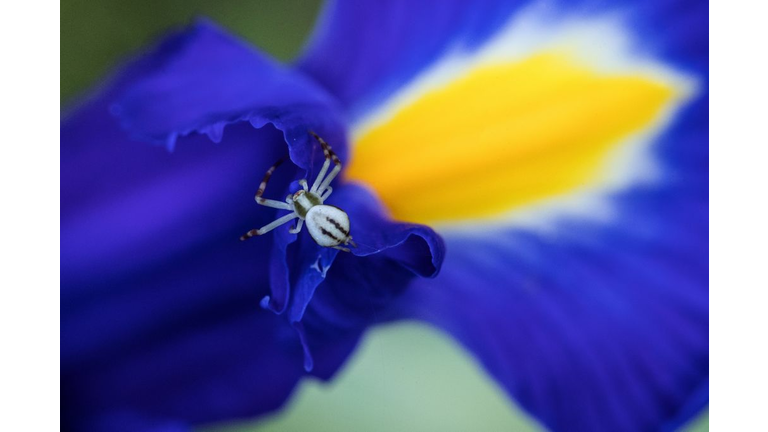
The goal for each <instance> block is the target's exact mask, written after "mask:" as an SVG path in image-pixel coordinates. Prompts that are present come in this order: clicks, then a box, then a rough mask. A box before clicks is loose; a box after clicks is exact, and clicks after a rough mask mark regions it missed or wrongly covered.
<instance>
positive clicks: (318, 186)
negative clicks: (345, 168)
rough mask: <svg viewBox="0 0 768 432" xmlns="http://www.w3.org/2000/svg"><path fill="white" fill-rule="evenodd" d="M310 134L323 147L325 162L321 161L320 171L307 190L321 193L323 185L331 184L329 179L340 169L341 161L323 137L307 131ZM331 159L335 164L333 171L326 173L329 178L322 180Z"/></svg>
mask: <svg viewBox="0 0 768 432" xmlns="http://www.w3.org/2000/svg"><path fill="white" fill-rule="evenodd" d="M309 133H310V135H312V136H313V137H315V139H316V140H317V142H319V143H320V146H321V147H322V148H323V156H325V162H323V167H322V168H321V169H320V173H319V174H318V175H317V178H315V181H314V182H313V183H312V188H311V189H310V190H309V191H310V192H314V193H317V194H322V193H323V190H324V189H325V188H324V187H323V185H325V187H327V186H328V185H329V184H331V180H333V178H334V177H336V175H337V174H338V173H339V171H341V161H340V160H339V158H338V156H336V153H334V152H333V150H332V149H331V146H330V145H328V143H327V142H325V140H324V139H322V138H320V137H319V136H318V135H317V134H316V133H314V132H312V131H309ZM331 161H333V163H334V164H335V166H334V167H333V171H331V173H330V174H329V175H328V177H329V178H330V180H327V181H323V177H325V173H327V172H328V168H329V167H330V165H331Z"/></svg>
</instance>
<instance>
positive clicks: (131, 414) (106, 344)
mask: <svg viewBox="0 0 768 432" xmlns="http://www.w3.org/2000/svg"><path fill="white" fill-rule="evenodd" d="M214 42H215V43H220V44H222V45H224V46H223V47H222V52H223V53H227V52H229V53H230V54H231V57H230V60H231V61H232V62H233V63H237V62H239V61H243V62H244V63H243V64H245V65H246V66H258V65H261V66H263V67H264V68H267V67H269V66H270V63H265V62H261V60H258V61H253V60H252V59H251V60H249V59H248V58H247V55H252V54H253V53H252V52H251V51H248V50H244V49H243V50H241V51H239V52H240V53H241V54H243V55H245V56H246V57H243V58H237V56H236V55H234V53H235V52H236V51H237V50H230V51H227V44H228V43H231V42H229V41H228V39H227V38H226V37H224V35H223V34H221V33H220V32H218V31H214V30H212V28H211V27H210V26H209V25H207V24H199V25H197V26H196V27H195V28H194V29H192V30H191V31H190V32H186V33H180V34H178V35H175V36H173V37H171V38H170V39H169V40H168V41H166V42H165V43H164V44H162V45H161V46H160V48H158V49H156V50H154V51H153V52H152V53H151V54H150V55H148V56H144V57H141V58H139V59H137V60H135V61H133V62H132V63H130V64H128V65H127V66H125V67H124V68H123V69H122V70H121V71H120V72H119V73H118V74H117V75H116V77H115V78H114V79H113V80H112V82H111V83H110V84H109V85H107V86H106V87H105V88H103V89H102V91H101V92H100V93H99V94H98V95H96V96H95V97H93V98H91V99H90V100H88V101H86V102H85V103H83V104H82V105H81V106H80V107H78V109H77V110H75V111H74V112H72V113H70V114H69V115H68V116H67V117H66V118H65V120H64V121H63V123H62V127H61V197H62V208H61V264H62V270H61V364H62V366H61V372H62V395H63V398H62V399H63V401H64V402H63V405H62V408H63V417H62V418H63V425H64V426H65V428H71V429H76V430H80V429H90V430H104V429H110V428H111V427H112V426H110V425H115V424H135V425H136V428H141V429H147V430H152V429H153V428H156V429H160V430H161V429H162V428H164V427H165V426H168V427H172V428H176V427H182V426H184V425H193V424H201V423H208V422H213V421H217V420H222V419H230V418H236V417H245V416H254V415H257V414H260V413H264V412H267V411H270V410H273V409H275V408H277V407H279V406H281V405H282V403H283V402H284V400H285V399H286V397H287V396H288V395H289V394H290V392H291V390H292V389H293V387H294V385H295V383H296V382H297V381H298V379H299V378H300V377H301V376H302V375H303V373H304V372H303V370H302V362H303V354H302V348H301V343H300V341H299V339H298V337H297V335H296V333H295V331H294V330H293V329H292V328H291V326H290V325H288V324H287V323H286V322H285V321H284V320H282V319H280V317H276V316H274V315H273V314H271V313H269V312H267V311H264V310H262V309H261V308H260V307H259V300H260V299H261V298H262V297H263V296H264V295H266V294H267V293H268V292H269V285H268V278H267V276H266V275H267V274H268V272H269V259H270V256H271V254H270V251H271V248H272V243H273V241H272V237H271V236H265V237H263V238H259V239H257V240H252V241H251V242H248V243H243V242H240V241H239V236H240V235H241V234H243V233H244V232H245V231H247V230H248V229H251V228H254V227H258V226H261V225H264V224H266V223H268V222H269V221H271V220H272V219H273V218H274V216H275V211H271V210H269V209H266V208H264V207H259V206H257V205H256V204H255V203H254V202H253V194H254V192H255V190H256V188H257V187H258V184H259V182H260V180H261V177H262V176H263V173H264V172H265V171H266V169H267V167H269V166H270V165H271V164H272V163H273V162H274V161H275V160H277V159H278V158H279V157H282V156H284V155H285V154H286V146H285V145H286V141H285V140H286V139H289V140H291V141H290V145H289V147H290V149H291V152H292V156H293V159H294V160H295V161H297V162H299V163H304V164H305V165H306V166H308V165H309V161H310V157H311V156H312V153H311V151H310V152H307V151H306V149H308V147H307V146H306V145H308V143H309V142H310V140H309V139H308V137H305V136H306V130H307V129H308V128H310V127H311V128H314V129H315V130H318V131H323V133H324V134H326V136H335V137H337V138H336V141H335V142H336V143H338V146H337V147H336V148H337V149H338V150H339V151H341V152H343V151H344V146H343V140H342V138H341V137H343V130H342V129H341V127H340V126H339V125H338V124H335V123H329V122H328V118H330V117H333V113H332V112H333V108H332V107H330V106H325V107H320V106H318V105H316V102H317V100H316V99H313V93H312V91H311V89H308V88H307V87H306V86H303V84H301V83H299V84H297V87H295V88H294V87H290V86H288V85H287V84H286V85H285V86H284V87H281V88H282V89H284V90H285V91H287V92H289V93H286V94H283V95H280V94H278V93H275V92H274V91H272V90H270V91H271V93H270V94H271V95H272V97H273V99H272V100H266V99H264V100H262V102H264V103H265V104H269V106H267V105H265V108H264V110H262V113H264V112H267V113H268V114H269V115H265V116H264V117H261V118H257V117H254V116H251V117H248V120H249V121H250V123H248V122H238V123H237V124H233V125H232V126H230V127H228V128H227V129H226V132H225V133H224V134H223V137H222V141H221V142H220V143H219V144H217V145H215V144H213V143H211V142H210V140H209V138H208V137H206V136H205V135H201V134H199V133H190V134H189V135H188V136H184V135H185V133H187V132H189V131H181V130H178V131H175V132H169V133H171V134H176V135H178V137H179V140H180V142H179V144H180V145H179V146H178V148H177V149H176V150H175V151H174V152H172V153H169V152H168V151H167V150H166V149H164V148H162V147H157V146H151V145H147V144H145V143H141V142H135V141H133V140H131V139H130V137H129V133H126V132H125V131H124V130H123V129H121V127H120V125H119V124H118V121H117V119H115V117H114V116H113V115H112V114H111V113H110V109H109V107H110V105H111V104H112V101H113V100H115V98H116V97H117V96H118V95H123V94H130V95H131V98H130V100H131V104H130V109H128V110H127V111H123V112H122V114H123V115H127V114H128V113H131V114H136V115H137V117H135V118H133V117H132V119H133V120H132V121H134V120H135V122H134V123H133V126H137V125H143V123H141V121H139V120H140V119H150V117H151V116H149V117H148V115H147V114H146V113H143V112H142V111H141V107H142V104H143V103H150V102H151V101H150V98H149V96H148V95H150V94H152V92H151V91H147V92H145V91H139V90H137V89H144V90H147V89H153V88H156V87H153V85H149V84H147V83H148V82H149V83H157V82H158V81H157V79H158V74H160V75H162V71H163V70H165V71H169V70H175V71H179V69H178V65H179V64H178V63H176V62H177V61H178V60H179V58H178V56H181V58H182V59H186V60H185V61H187V63H186V65H187V66H189V67H192V65H193V64H194V62H191V61H190V59H189V56H193V55H194V53H195V52H196V50H197V48H195V46H196V44H198V43H202V44H203V46H206V47H208V49H212V50H214V45H213V44H214ZM237 46H239V45H237ZM214 51H215V50H214ZM256 58H257V59H259V57H258V56H257V57H256ZM201 60H202V59H201ZM219 60H222V59H221V58H220V59H219ZM200 64H202V63H200ZM218 65H219V67H222V65H223V63H221V62H219V63H218ZM187 73H188V74H190V76H194V75H195V73H194V71H192V70H191V69H188V70H187ZM244 73H245V74H247V75H248V76H250V77H252V78H254V79H255V80H256V82H258V78H259V76H260V74H261V73H264V74H265V75H266V76H268V77H271V79H277V77H276V75H278V74H279V72H277V71H275V70H271V69H263V68H262V69H261V70H258V69H256V70H251V69H249V70H247V71H244ZM208 78H209V79H211V80H212V81H211V83H209V84H210V85H211V86H218V88H219V90H221V91H222V92H224V93H225V94H227V93H226V91H225V90H224V87H225V85H226V84H222V83H221V82H220V81H219V80H220V79H222V78H232V80H233V82H235V83H237V82H243V81H244V79H243V80H240V81H237V80H236V79H234V78H233V77H232V76H231V75H224V76H222V77H218V78H217V77H215V76H212V75H209V76H208ZM286 79H287V80H290V78H286ZM126 89H128V90H126ZM176 90H178V91H184V89H182V88H177V89H176ZM290 91H293V93H290ZM159 94H160V93H157V94H152V95H154V96H157V95H159ZM162 95H163V96H164V97H167V98H169V99H170V100H173V96H174V95H173V94H172V93H162ZM251 95H252V94H251ZM300 95H305V96H306V97H307V98H308V100H307V103H306V104H301V103H298V102H297V101H298V100H300ZM142 98H144V99H142ZM251 101H253V99H252V100H251ZM284 101H290V102H291V103H292V105H291V106H283V105H281V103H282V102H284ZM294 102H296V103H294ZM214 105H215V104H214ZM215 106H218V107H221V105H215ZM166 108H167V109H168V110H174V109H176V108H179V107H178V106H170V105H169V106H166ZM304 108H306V109H304ZM321 108H322V109H321ZM195 112H199V111H195ZM155 113H156V114H157V115H160V114H163V116H165V115H166V114H168V115H169V116H170V117H173V116H172V115H171V114H172V113H170V112H165V113H163V112H155ZM161 117H162V116H161ZM174 119H176V120H178V118H174ZM270 119H271V120H273V124H274V125H275V126H276V127H278V128H280V130H278V129H275V127H273V126H266V127H264V128H262V129H259V130H256V129H254V126H265V122H266V121H267V120H270ZM174 121H175V120H174ZM161 123H162V122H161ZM158 124H160V123H153V125H158ZM202 124H203V123H200V125H202ZM212 124H219V123H212ZM153 127H154V126H153ZM205 127H207V126H201V128H200V130H199V131H200V132H210V130H208V129H205ZM324 128H325V129H324ZM137 131H138V135H141V134H142V133H144V132H151V133H155V132H158V131H159V129H151V130H150V129H146V130H139V129H134V130H131V131H130V133H132V134H134V135H137ZM299 131H300V132H301V136H299V135H297V134H298V133H299ZM158 133H159V132H158ZM159 136H160V135H155V137H159ZM182 137H183V138H182ZM287 165H288V166H286V167H285V168H284V169H282V170H281V171H280V172H279V173H276V175H275V176H274V178H273V180H272V181H271V183H270V189H269V190H271V191H272V193H278V192H284V191H285V190H286V189H287V188H288V185H289V183H290V181H291V180H292V179H293V178H295V177H296V176H298V175H299V170H298V169H297V168H296V167H295V166H293V165H292V164H287ZM352 346H353V345H352ZM350 349H351V347H344V349H335V348H334V347H333V346H331V347H328V348H326V349H324V350H318V352H316V353H315V361H316V363H317V364H318V365H320V366H321V367H322V369H323V370H327V371H329V372H327V373H332V372H330V371H333V370H335V369H336V368H338V366H339V364H340V363H341V361H343V359H345V358H346V356H347V355H348V353H349V350H350ZM121 419H122V420H121ZM126 419H127V420H126ZM123 420H125V423H123Z"/></svg>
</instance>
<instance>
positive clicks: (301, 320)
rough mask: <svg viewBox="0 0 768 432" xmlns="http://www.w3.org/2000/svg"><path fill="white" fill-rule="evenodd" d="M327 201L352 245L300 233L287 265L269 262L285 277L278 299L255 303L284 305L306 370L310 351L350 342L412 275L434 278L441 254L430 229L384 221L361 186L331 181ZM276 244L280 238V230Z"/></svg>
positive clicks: (280, 310) (310, 360)
mask: <svg viewBox="0 0 768 432" xmlns="http://www.w3.org/2000/svg"><path fill="white" fill-rule="evenodd" d="M328 204H330V205H336V206H338V207H340V208H342V209H344V210H345V211H346V212H347V214H348V215H349V218H350V223H351V228H350V234H351V235H352V237H353V239H354V241H355V242H356V243H357V245H358V246H357V247H356V248H354V247H353V248H351V252H350V253H339V252H338V251H337V250H334V249H328V248H323V247H320V246H318V245H317V244H316V243H315V242H314V241H313V240H312V239H311V238H310V237H309V236H308V235H303V236H302V235H300V236H299V239H298V240H297V241H296V244H295V245H294V246H295V250H293V251H292V252H293V253H292V254H289V255H288V257H289V259H288V262H289V263H291V264H290V265H288V266H283V265H282V264H283V263H284V261H279V262H277V264H275V261H276V259H275V258H274V257H273V274H275V273H277V274H281V275H283V276H282V277H283V278H284V279H285V280H286V285H285V288H284V289H285V291H284V292H283V291H281V293H283V294H284V297H282V298H281V301H280V302H279V303H276V302H275V301H274V300H273V299H271V298H270V297H267V298H266V302H263V303H262V305H265V306H268V307H269V308H270V309H272V310H273V311H275V312H277V313H283V312H286V316H287V318H288V320H289V321H290V322H291V323H294V327H295V328H296V330H297V331H298V332H299V335H300V337H301V340H302V344H303V346H304V349H305V368H306V369H307V370H308V371H309V370H313V353H314V352H315V351H317V350H321V351H323V350H327V349H328V346H342V347H343V346H348V347H349V349H351V348H352V346H354V344H355V343H356V341H357V338H358V336H359V334H360V333H361V332H362V331H363V330H364V329H365V327H366V326H367V325H368V324H370V323H371V322H372V316H374V315H375V314H376V313H377V311H381V310H383V309H384V308H385V307H386V306H387V305H388V304H389V303H390V302H391V301H393V300H394V299H395V298H396V297H397V296H398V295H399V294H400V293H402V292H403V290H404V289H405V288H406V287H407V286H408V283H409V282H410V281H411V280H412V279H413V278H415V277H425V278H432V277H435V276H436V275H437V274H438V272H439V271H440V268H441V266H442V262H443V259H444V257H445V245H444V243H443V241H442V239H441V238H440V236H438V235H437V234H436V233H435V232H434V231H433V230H432V229H431V228H429V227H426V226H423V225H416V224H408V223H399V222H395V221H392V220H390V219H389V218H388V217H386V215H385V212H384V209H383V207H382V205H381V203H379V202H378V201H377V200H376V199H375V198H374V196H373V195H372V194H371V193H370V192H369V191H367V190H365V189H364V188H362V187H360V186H357V185H353V184H345V185H341V186H338V187H337V188H336V189H335V190H334V193H333V195H331V197H330V198H329V201H328ZM283 231H284V232H287V229H286V230H283ZM276 244H278V245H280V244H282V242H281V240H279V237H278V240H277V241H276ZM334 258H335V261H336V262H335V263H334V264H333V266H331V263H333V262H334ZM281 269H284V270H283V272H284V273H280V271H281ZM290 271H293V272H294V274H290ZM289 281H292V282H293V283H290V282H289ZM321 282H322V284H321ZM274 292H275V291H274V287H273V293H274ZM288 293H290V295H288ZM310 300H311V301H310ZM276 305H279V308H278V307H276ZM306 315H309V317H306ZM326 370H327V368H324V369H321V370H313V373H314V374H315V375H317V376H320V377H325V376H328V377H329V376H330V375H331V374H332V372H334V371H335V370H332V371H330V372H328V371H326Z"/></svg>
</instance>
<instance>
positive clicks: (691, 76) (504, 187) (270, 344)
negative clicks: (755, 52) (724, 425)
mask: <svg viewBox="0 0 768 432" xmlns="http://www.w3.org/2000/svg"><path fill="white" fill-rule="evenodd" d="M707 9H708V7H707V4H706V3H703V2H695V1H682V0H672V1H636V2H632V1H620V2H615V3H606V2H602V1H589V0H585V1H569V2H561V1H530V2H527V1H472V2H467V1H458V0H456V1H391V2H375V1H351V0H338V1H332V2H330V3H328V4H327V5H326V7H325V9H324V11H323V13H322V16H321V18H320V20H319V24H318V26H317V28H316V30H315V32H314V35H313V37H312V38H311V40H310V42H309V44H308V45H307V46H306V48H305V50H304V52H303V54H302V55H301V56H300V57H299V59H298V60H297V61H296V62H295V63H293V64H291V65H288V66H284V65H280V64H278V63H277V62H275V61H273V60H271V59H270V58H268V57H267V56H266V55H264V54H263V53H260V52H259V51H257V50H256V49H254V48H252V47H250V46H248V45H247V44H245V43H244V42H242V41H240V40H238V39H237V38H235V37H233V36H231V35H229V34H228V33H227V32H226V31H225V30H223V29H222V28H219V27H217V26H216V25H215V24H213V23H211V22H209V21H205V20H201V21H199V22H196V23H195V24H194V25H192V26H191V27H189V28H188V29H186V30H183V31H180V32H179V33H176V34H173V35H170V36H169V37H167V38H166V39H165V40H164V41H162V42H161V43H159V44H158V45H157V46H156V47H154V48H152V49H151V50H149V51H147V52H146V53H145V54H143V55H141V56H138V57H137V58H135V59H133V60H132V61H130V62H128V63H126V64H125V65H124V66H123V67H121V68H120V69H119V70H118V71H117V72H116V73H115V74H114V76H113V77H112V78H111V79H109V80H108V82H107V83H106V84H104V85H103V86H101V87H100V88H99V89H97V90H96V91H94V92H93V93H92V94H91V95H90V96H89V97H87V98H85V99H84V100H83V101H82V102H81V103H80V104H79V105H78V106H77V107H76V108H75V109H74V110H72V111H70V112H68V113H67V114H66V115H65V116H64V119H63V121H62V126H61V147H62V148H61V168H62V170H61V200H62V207H61V264H62V265H61V268H62V270H61V374H62V413H63V414H62V415H63V418H62V425H63V427H64V429H69V430H83V431H120V430H131V431H136V430H152V431H158V430H186V429H187V428H190V427H192V426H195V425H200V424H207V423H211V422H216V421H222V420H227V419H235V418H246V417H254V416H257V415H260V414H264V413H267V412H270V411H273V410H275V409H277V408H279V407H280V406H282V405H283V403H284V402H285V400H286V399H287V398H288V397H289V395H290V394H291V391H292V389H293V388H294V387H295V386H296V384H297V382H298V381H299V380H301V379H302V378H304V377H306V376H308V375H312V376H315V377H318V378H320V379H323V380H329V379H331V378H332V377H333V375H334V373H336V372H337V371H338V370H339V368H340V367H342V366H343V365H344V362H345V360H346V359H347V358H348V357H349V356H350V354H351V353H352V352H353V350H354V348H355V346H356V344H357V343H358V341H359V340H360V338H361V335H362V334H363V333H364V332H365V331H366V329H368V328H369V327H371V326H372V325H376V324H378V323H382V322H388V321H392V320H399V319H411V320H414V319H415V320H422V321H424V322H427V323H430V324H432V325H434V326H436V327H438V328H440V329H442V330H444V331H446V332H447V333H449V334H450V335H452V336H453V337H454V338H456V339H457V340H458V341H459V342H460V343H461V344H462V345H463V346H464V347H465V348H466V349H467V350H469V351H470V352H471V353H472V354H473V355H474V356H476V358H477V359H478V360H479V361H480V363H481V364H482V365H483V367H484V368H485V370H486V371H487V372H488V373H489V374H490V375H491V376H492V377H493V378H494V379H495V380H496V381H497V382H498V383H499V384H500V386H502V387H503V389H504V390H505V391H506V392H507V393H508V395H509V396H510V397H511V398H514V399H515V400H516V401H517V402H518V403H519V405H520V406H521V407H522V408H523V409H525V410H526V411H527V412H529V413H530V414H531V415H532V416H534V417H535V418H536V419H537V420H538V421H540V422H541V424H542V425H544V426H545V427H547V428H549V429H552V430H559V431H560V430H579V431H602V430H605V431H632V430H657V429H674V428H676V427H678V426H679V425H681V424H682V423H683V422H685V421H686V420H688V419H689V418H690V417H691V416H692V415H694V414H695V413H697V412H698V411H699V410H700V409H701V408H702V407H704V406H705V405H706V404H707V401H708V397H709V396H708V363H709V356H708V322H709V317H708V309H709V306H708V135H707V129H708V107H707V104H708V92H707V85H708V28H707V27H708V10H707ZM310 130H311V131H314V132H316V133H317V134H318V135H319V136H321V137H322V138H324V139H325V141H327V142H328V143H329V144H330V145H331V146H332V148H333V149H334V151H335V152H336V153H337V154H338V156H339V158H340V159H341V161H342V164H343V167H344V169H343V171H342V174H341V175H340V176H339V177H338V178H337V179H336V180H335V181H334V183H333V184H332V186H333V188H334V193H333V195H332V196H331V198H330V199H329V203H330V204H332V205H335V206H338V207H340V208H342V209H344V210H345V211H346V212H347V213H348V215H349V218H350V221H351V234H352V236H353V237H354V239H355V241H356V242H357V244H358V247H356V248H351V249H352V250H351V252H349V253H347V252H341V251H338V250H334V249H328V248H323V247H320V246H318V245H317V244H316V243H315V242H314V241H313V240H312V239H311V238H310V236H309V235H308V233H307V232H305V231H304V232H300V233H299V234H292V233H290V232H289V229H290V228H291V226H290V224H286V225H283V226H281V227H280V228H278V229H276V230H274V231H273V232H270V233H268V234H266V235H263V236H259V237H256V238H254V239H250V240H249V241H247V242H241V241H239V237H240V235H242V234H243V233H244V232H246V231H248V230H249V229H252V228H258V227H260V226H263V225H265V224H267V223H269V222H270V221H272V220H274V219H276V218H277V217H279V216H281V215H282V214H283V212H284V211H283V210H275V209H268V208H266V207H261V206H258V205H257V204H256V203H254V201H253V200H252V197H253V194H254V192H255V191H256V189H257V187H258V185H259V182H260V181H261V178H262V176H263V174H264V172H265V171H266V170H267V168H268V167H269V166H271V165H272V164H273V163H274V162H275V161H276V160H278V159H280V158H286V163H284V164H283V165H282V166H281V167H280V168H279V169H278V170H277V171H275V174H274V176H273V178H272V180H271V181H270V183H269V186H268V188H267V191H266V193H265V197H268V198H272V199H277V200H282V199H283V197H285V196H286V195H287V194H289V193H292V192H294V191H296V190H298V188H299V187H300V186H298V183H297V181H298V180H300V179H304V178H306V179H308V180H309V181H310V183H311V181H312V180H313V179H314V178H315V176H316V175H317V173H318V171H319V169H320V166H321V165H322V162H323V152H322V149H321V148H320V147H319V146H318V144H317V142H316V141H314V139H313V138H312V137H311V136H310V135H309V131H310Z"/></svg>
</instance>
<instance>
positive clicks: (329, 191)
mask: <svg viewBox="0 0 768 432" xmlns="http://www.w3.org/2000/svg"><path fill="white" fill-rule="evenodd" d="M332 193H333V188H332V187H330V186H328V187H327V188H326V189H325V192H323V195H321V196H320V199H321V200H323V201H325V200H327V199H328V197H329V196H331V194H332Z"/></svg>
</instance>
